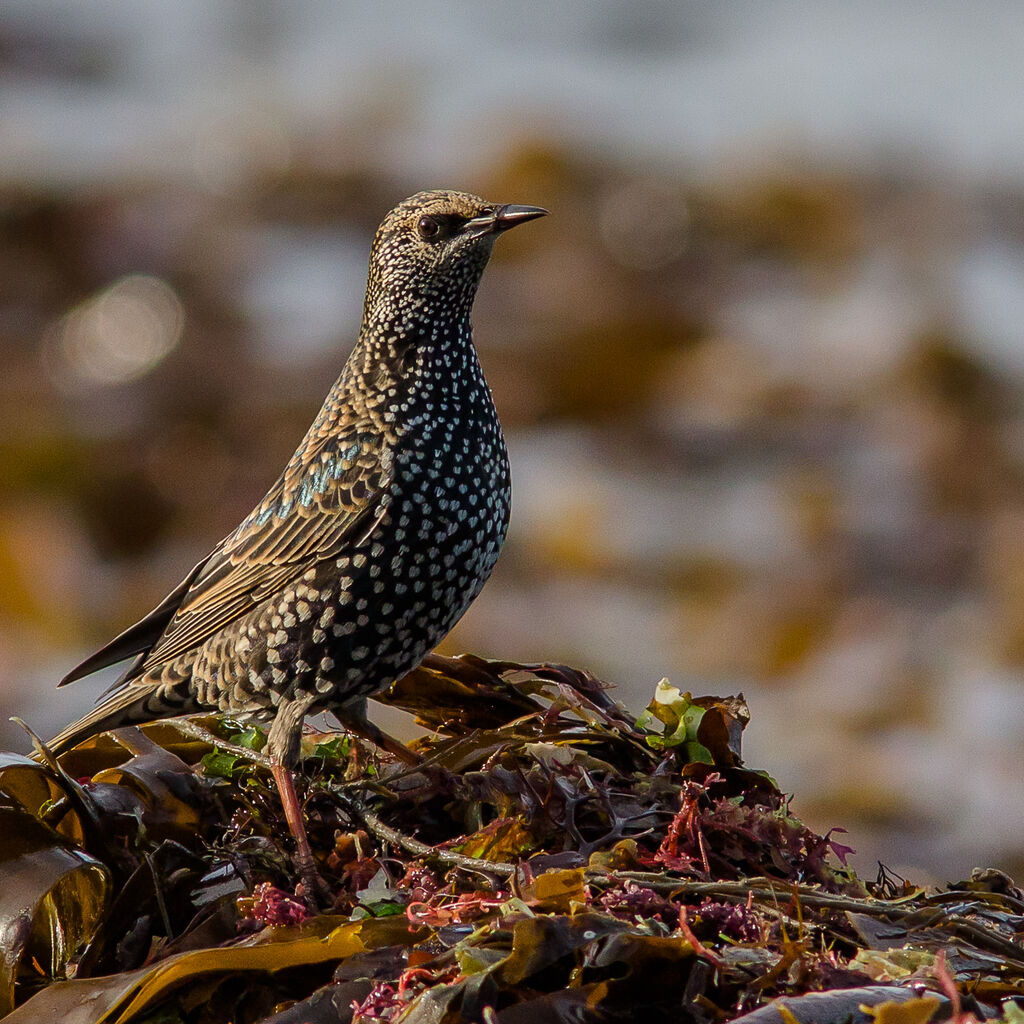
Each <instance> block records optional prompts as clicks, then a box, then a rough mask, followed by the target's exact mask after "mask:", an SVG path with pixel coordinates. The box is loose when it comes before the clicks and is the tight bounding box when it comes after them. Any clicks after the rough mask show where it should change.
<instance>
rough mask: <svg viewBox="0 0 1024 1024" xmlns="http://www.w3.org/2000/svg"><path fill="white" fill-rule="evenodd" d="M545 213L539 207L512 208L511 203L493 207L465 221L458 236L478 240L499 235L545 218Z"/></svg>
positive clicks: (545, 211)
mask: <svg viewBox="0 0 1024 1024" xmlns="http://www.w3.org/2000/svg"><path fill="white" fill-rule="evenodd" d="M547 212H548V211H547V210H542V209H541V208H540V207H539V206H513V205H512V204H511V203H509V204H507V205H505V206H495V207H494V209H493V210H489V211H488V212H487V213H484V214H481V215H480V216H479V217H474V218H473V219H472V220H468V221H466V223H465V224H463V225H462V230H461V232H460V234H463V235H467V236H468V237H470V238H480V237H481V236H482V235H500V234H501V233H502V232H503V231H508V229H509V228H514V227H515V226H516V225H517V224H525V223H526V222H527V221H528V220H535V219H536V218H537V217H545V216H547Z"/></svg>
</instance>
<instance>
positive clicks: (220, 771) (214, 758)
mask: <svg viewBox="0 0 1024 1024" xmlns="http://www.w3.org/2000/svg"><path fill="white" fill-rule="evenodd" d="M248 763H249V762H247V761H244V760H243V759H242V758H240V757H239V756H238V755H237V754H229V753H227V752H226V751H223V750H212V751H210V753H209V754H204V755H203V758H202V760H201V761H200V764H201V765H202V766H203V771H205V772H206V774H207V775H212V776H214V777H215V778H219V779H233V778H235V777H236V776H237V775H239V774H240V772H241V769H242V768H244V767H245V766H247V765H248Z"/></svg>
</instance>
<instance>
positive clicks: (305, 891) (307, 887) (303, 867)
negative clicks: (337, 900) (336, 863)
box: [292, 846, 334, 914]
mask: <svg viewBox="0 0 1024 1024" xmlns="http://www.w3.org/2000/svg"><path fill="white" fill-rule="evenodd" d="M305 852H306V854H308V857H307V856H304V855H303V853H302V851H300V850H296V851H295V855H294V856H293V857H292V864H294V865H295V873H296V874H297V875H298V876H299V884H298V885H297V886H296V887H295V895H296V896H298V897H299V899H301V900H302V901H303V902H304V903H305V904H306V906H307V907H309V909H310V910H312V911H313V913H314V914H315V913H318V912H319V911H321V910H324V909H326V908H328V907H330V906H331V904H332V903H333V902H334V896H333V894H332V893H331V890H330V887H329V886H328V884H327V883H326V882H325V881H324V880H323V877H322V876H321V874H320V872H319V871H317V869H316V860H315V859H314V858H313V853H312V851H311V850H310V849H309V847H308V846H307V847H306V851H305Z"/></svg>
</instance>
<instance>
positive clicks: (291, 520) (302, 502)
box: [143, 436, 389, 668]
mask: <svg viewBox="0 0 1024 1024" xmlns="http://www.w3.org/2000/svg"><path fill="white" fill-rule="evenodd" d="M378 444H379V438H378V437H372V436H363V437H356V438H352V437H351V436H349V437H347V438H329V439H325V442H324V443H321V444H319V445H318V446H317V448H316V449H315V450H314V451H312V452H310V451H306V452H303V453H302V454H303V458H302V460H301V461H300V460H298V459H293V460H292V463H290V464H289V466H288V468H287V469H286V470H285V472H284V473H283V474H282V475H281V477H280V479H279V480H278V481H277V483H276V484H275V485H274V486H273V487H272V488H271V490H270V492H269V493H268V494H267V496H266V498H264V499H263V501H262V502H261V503H260V504H259V505H258V506H257V507H256V508H255V509H254V510H253V512H252V514H251V515H249V516H248V517H247V518H246V519H245V521H244V522H243V523H242V524H241V525H240V526H239V527H238V529H236V530H235V532H234V533H232V534H231V535H230V536H229V537H228V538H227V539H226V540H225V541H224V543H223V544H222V545H221V546H220V547H219V548H218V550H217V551H215V552H214V554H213V555H212V556H211V557H210V559H209V560H208V561H207V562H206V564H205V565H204V566H203V569H202V571H201V572H200V573H199V575H198V576H197V577H196V578H195V580H194V581H193V583H192V585H191V587H190V588H189V589H188V590H187V591H186V593H185V594H184V596H183V598H182V601H181V604H180V606H179V608H178V611H177V613H176V614H175V616H174V617H173V619H171V621H170V623H169V624H168V626H167V629H166V630H165V631H164V633H163V635H162V636H161V637H160V638H159V640H158V641H157V642H156V644H155V645H154V646H153V648H152V650H151V651H150V652H149V655H148V656H147V657H146V659H145V662H144V665H143V668H150V667H152V666H154V665H157V664H161V663H164V662H167V661H171V660H173V659H174V658H176V657H178V656H179V655H180V654H183V653H185V652H186V651H188V650H191V649H192V648H194V647H197V646H199V645H200V644H202V643H203V642H204V641H205V640H207V639H209V637H211V636H213V634H214V633H216V632H217V631H218V630H220V629H222V628H223V627H224V626H226V625H228V624H229V623H230V622H232V621H233V620H235V619H237V618H239V617H240V616H243V615H245V614H247V613H248V612H249V611H251V610H252V609H253V608H255V607H256V606H257V605H259V604H260V603H262V602H263V601H264V600H266V599H267V598H268V597H270V596H271V595H273V594H275V593H278V592H280V591H282V590H284V589H286V588H287V587H289V586H291V585H294V584H297V583H298V582H299V581H300V580H301V579H302V576H303V574H304V573H305V572H306V571H307V570H308V569H309V568H311V566H312V565H313V564H314V563H315V562H318V561H322V560H325V559H330V558H337V557H338V556H339V555H341V554H344V553H345V552H346V551H350V550H354V549H356V548H358V547H359V546H360V545H361V544H362V543H363V541H364V540H365V538H366V536H367V535H368V534H369V533H370V532H372V530H373V527H374V525H375V523H376V522H377V521H378V520H379V518H380V516H381V515H382V510H381V508H380V502H379V497H380V495H381V493H382V491H383V490H385V489H386V487H387V484H388V483H389V480H388V476H387V472H386V468H385V467H386V465H387V460H385V459H382V458H381V452H380V450H379V447H377V445H378Z"/></svg>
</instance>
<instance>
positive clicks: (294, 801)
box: [267, 697, 330, 903]
mask: <svg viewBox="0 0 1024 1024" xmlns="http://www.w3.org/2000/svg"><path fill="white" fill-rule="evenodd" d="M312 701H313V698H312V697H305V698H300V699H298V700H283V701H281V704H280V705H279V707H278V709H277V715H276V716H275V718H274V722H273V724H272V725H271V727H270V735H269V736H268V737H267V753H268V754H269V755H270V760H271V771H272V772H273V775H274V781H275V782H276V783H277V790H278V792H279V793H280V794H281V805H282V806H283V807H284V816H285V820H286V821H287V822H288V828H289V830H290V831H291V834H292V838H293V839H294V840H295V856H294V858H293V860H294V863H295V870H296V871H297V872H298V875H299V878H300V879H301V880H302V883H303V885H304V886H305V888H306V894H307V899H308V900H309V902H310V903H315V902H316V901H317V900H318V899H324V900H325V899H326V898H327V897H329V895H330V893H329V891H328V889H327V886H326V884H325V883H324V880H323V879H322V878H321V877H320V874H319V872H318V871H317V869H316V860H315V859H314V858H313V851H312V849H311V848H310V845H309V838H308V837H307V835H306V826H305V823H304V822H303V820H302V808H301V807H300V806H299V798H298V796H297V795H296V793H295V780H294V779H293V778H292V772H291V769H292V766H293V765H295V764H296V762H297V761H298V759H299V749H300V746H301V743H302V720H303V719H304V718H305V717H306V712H307V711H308V710H309V706H310V704H311V703H312Z"/></svg>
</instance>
